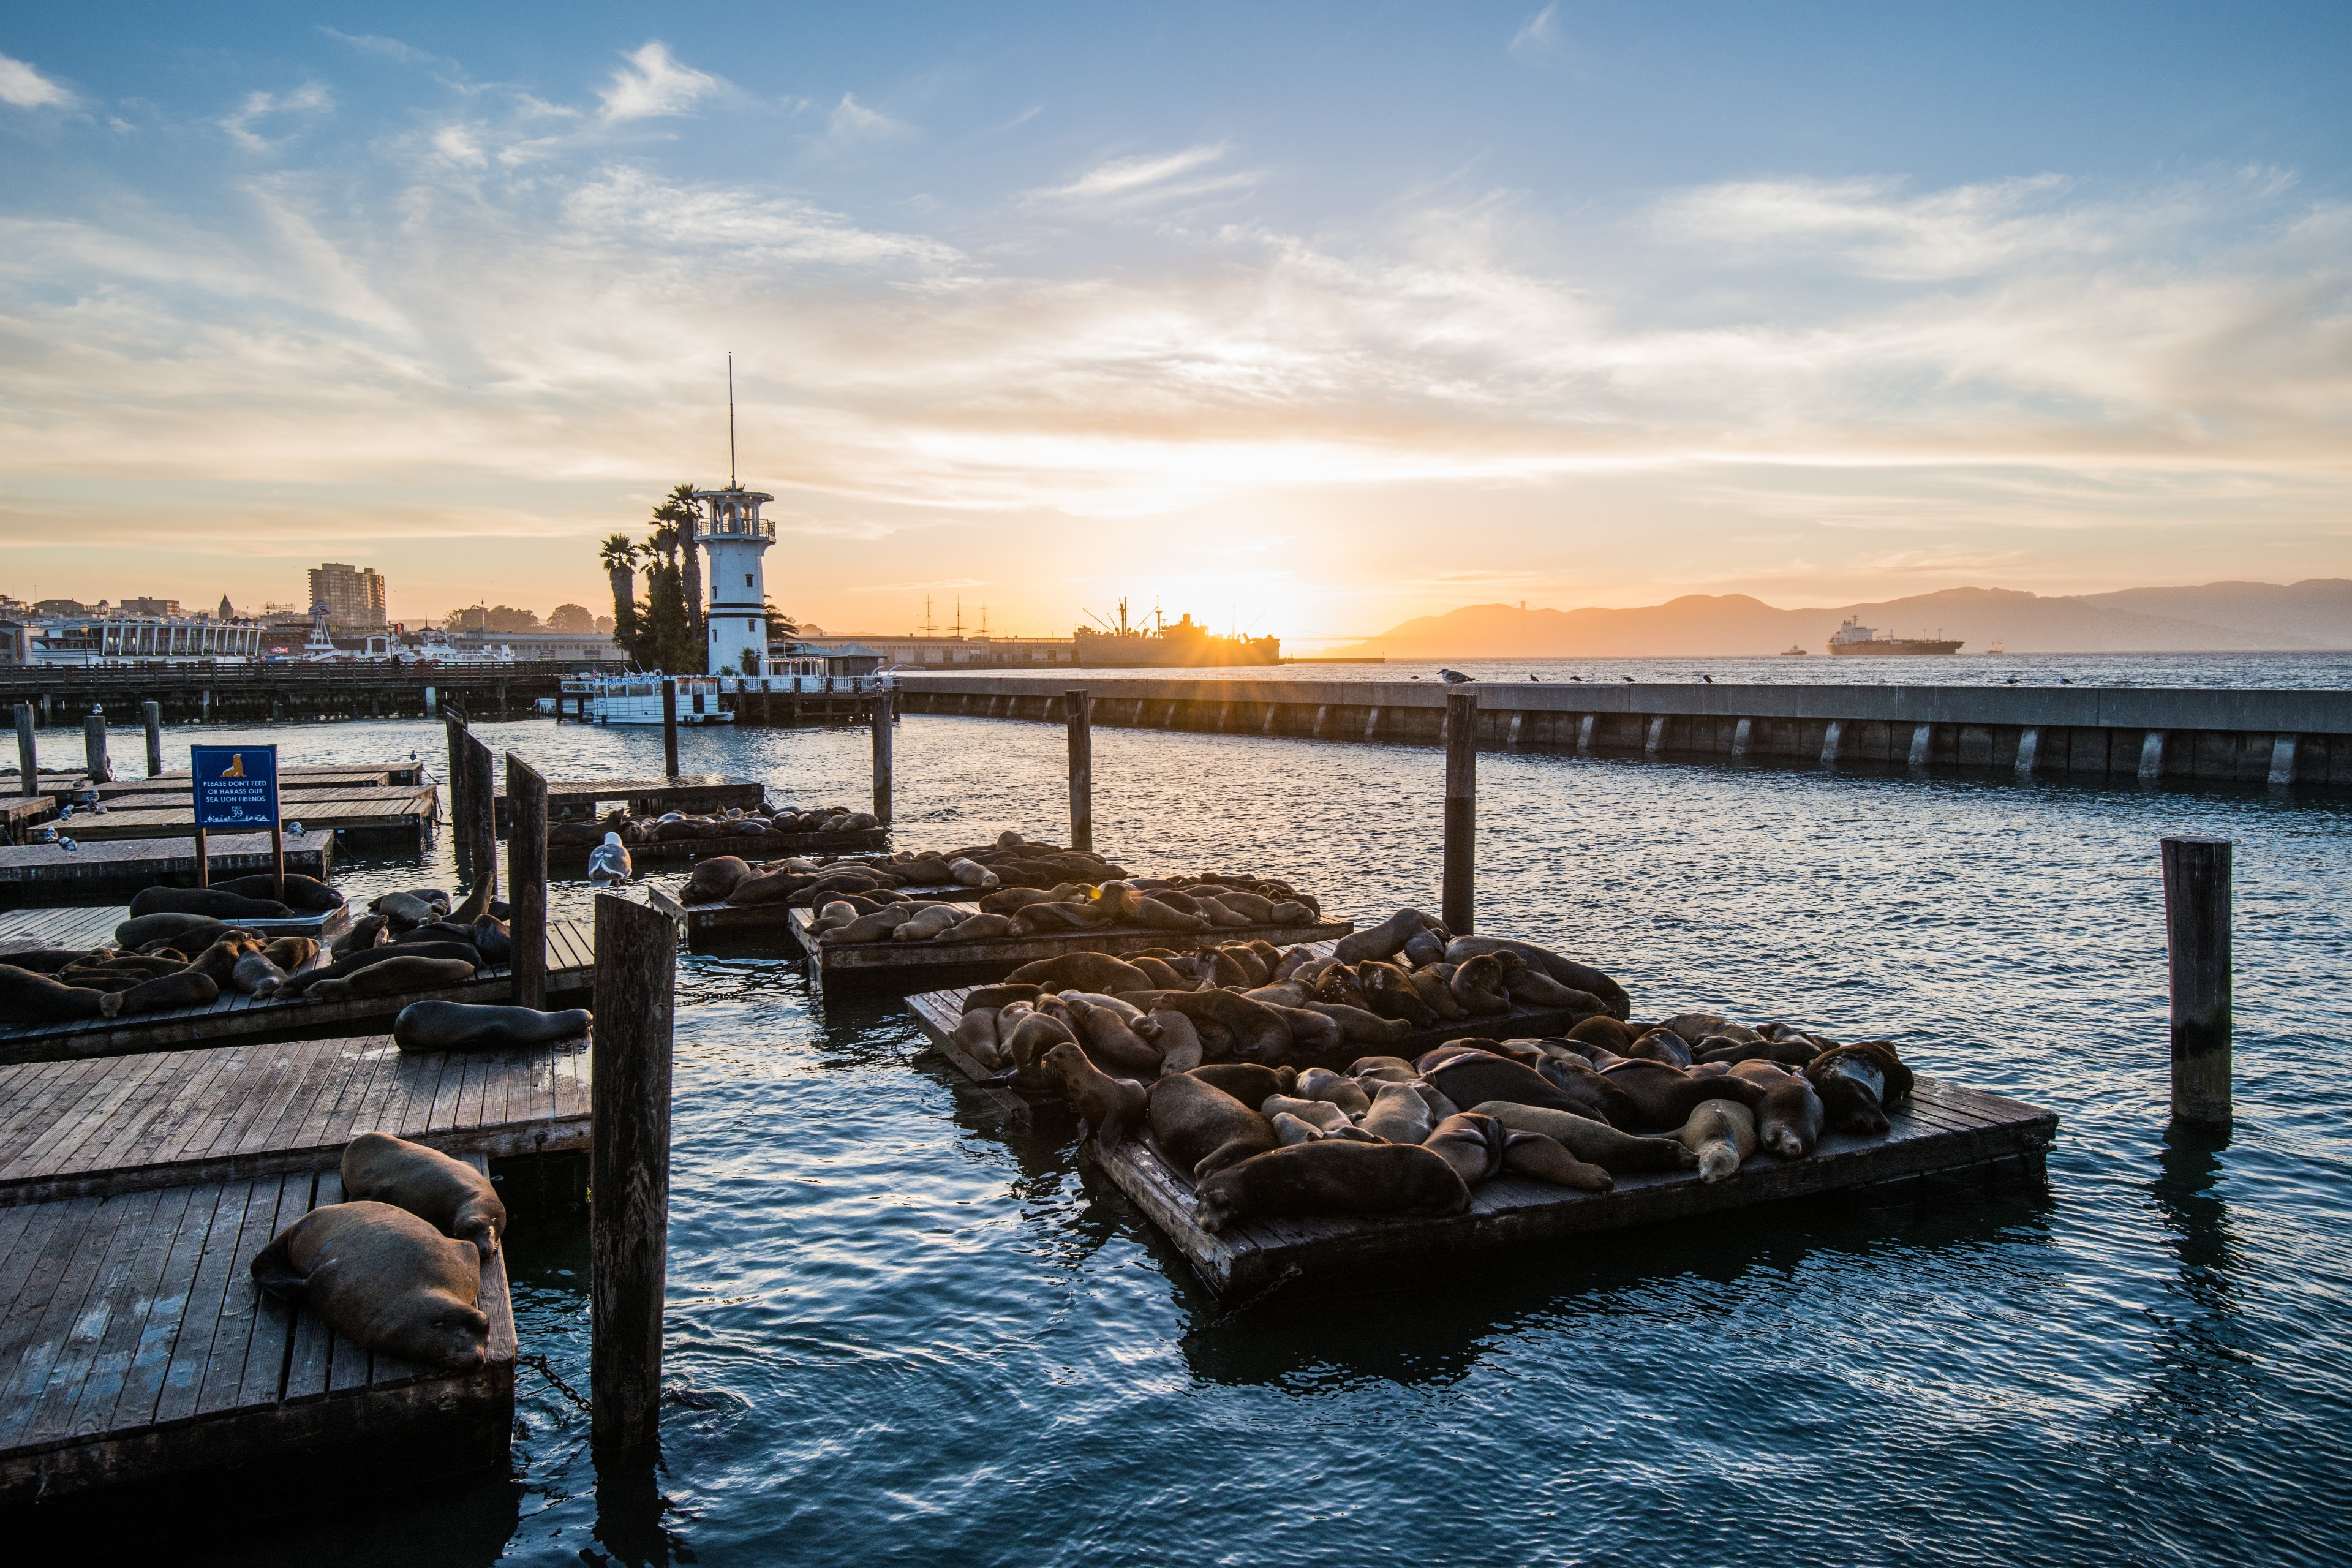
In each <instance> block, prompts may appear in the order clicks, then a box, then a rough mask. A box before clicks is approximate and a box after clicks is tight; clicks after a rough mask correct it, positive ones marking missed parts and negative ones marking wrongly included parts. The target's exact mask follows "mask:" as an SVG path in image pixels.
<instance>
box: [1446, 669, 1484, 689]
mask: <svg viewBox="0 0 2352 1568" xmlns="http://www.w3.org/2000/svg"><path fill="white" fill-rule="evenodd" d="M1437 679H1440V680H1443V681H1444V682H1445V684H1446V685H1448V686H1459V685H1461V684H1462V683H1463V682H1464V681H1465V680H1475V679H1478V678H1477V677H1476V676H1475V675H1465V674H1463V673H1462V672H1461V671H1460V670H1458V669H1441V670H1439V671H1438V672H1437Z"/></svg>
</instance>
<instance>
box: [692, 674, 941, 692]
mask: <svg viewBox="0 0 2352 1568" xmlns="http://www.w3.org/2000/svg"><path fill="white" fill-rule="evenodd" d="M897 689H898V679H897V678H896V677H894V676H888V675H734V676H727V675H722V676H720V677H719V690H721V691H724V692H728V693H730V694H732V695H736V696H741V695H744V694H745V693H749V692H760V691H765V692H768V693H771V694H772V695H774V696H777V697H842V696H849V697H855V696H856V695H858V694H859V693H861V692H875V691H895V690H897Z"/></svg>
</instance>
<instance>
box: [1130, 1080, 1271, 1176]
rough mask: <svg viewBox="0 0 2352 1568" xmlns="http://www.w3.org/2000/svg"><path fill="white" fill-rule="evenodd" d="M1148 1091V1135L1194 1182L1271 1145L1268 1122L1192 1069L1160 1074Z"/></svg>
mask: <svg viewBox="0 0 2352 1568" xmlns="http://www.w3.org/2000/svg"><path fill="white" fill-rule="evenodd" d="M1150 1095H1151V1099H1150V1118H1151V1133H1152V1136H1153V1137H1155V1138H1157V1139H1159V1140H1160V1147H1161V1148H1162V1149H1164V1150H1166V1151H1167V1152H1168V1154H1169V1157H1170V1158H1171V1160H1173V1161H1174V1162H1175V1163H1176V1168H1177V1169H1178V1170H1180V1171H1185V1172H1188V1173H1190V1174H1191V1175H1192V1179H1193V1180H1194V1181H1195V1182H1199V1181H1201V1180H1202V1179H1204V1178H1206V1177H1208V1176H1210V1175H1213V1174H1214V1173H1216V1172H1218V1171H1222V1170H1223V1169H1224V1168H1225V1167H1226V1166H1228V1165H1232V1164H1235V1163H1239V1162H1241V1161H1243V1160H1246V1159H1248V1158H1249V1157H1250V1156H1251V1155H1253V1154H1262V1153H1264V1152H1266V1151H1267V1150H1269V1149H1272V1148H1273V1147H1274V1146H1275V1139H1274V1125H1273V1123H1271V1122H1269V1121H1267V1120H1266V1119H1265V1117H1263V1116H1261V1115H1259V1114H1258V1113H1257V1112H1256V1111H1255V1110H1251V1109H1250V1108H1249V1107H1248V1106H1246V1105H1244V1104H1243V1103H1242V1102H1241V1101H1240V1100H1235V1099H1234V1097H1233V1096H1232V1095H1230V1094H1227V1093H1226V1092H1225V1091H1224V1090H1223V1089H1218V1088H1216V1087H1215V1086H1213V1085H1212V1084H1210V1083H1209V1082H1207V1081H1206V1080H1204V1079H1202V1078H1201V1077H1200V1075H1199V1074H1197V1073H1177V1074H1174V1075H1172V1076H1171V1077H1168V1078H1163V1079H1160V1081H1158V1082H1157V1083H1155V1084H1153V1085H1152V1086H1151V1089H1150Z"/></svg>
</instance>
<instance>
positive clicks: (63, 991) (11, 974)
mask: <svg viewBox="0 0 2352 1568" xmlns="http://www.w3.org/2000/svg"><path fill="white" fill-rule="evenodd" d="M121 1010H122V1003H121V997H120V996H119V995H117V994H113V993H111V992H106V993H101V992H99V991H96V990H93V989H90V988H89V987H87V986H81V985H68V984H63V983H62V982H60V981H57V980H52V979H50V978H49V977H48V976H47V975H46V974H36V973H33V972H32V971H31V970H29V969H19V968H17V967H16V965H15V964H13V963H0V1022H5V1023H6V1024H7V1025H9V1026H11V1027H13V1028H25V1027H27V1026H31V1025H35V1024H71V1023H77V1022H79V1021H80V1020H82V1019H84V1018H111V1017H113V1016H115V1015H116V1014H118V1013H120V1012H121Z"/></svg>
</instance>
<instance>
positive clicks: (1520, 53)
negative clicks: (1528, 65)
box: [1510, 4, 1559, 60]
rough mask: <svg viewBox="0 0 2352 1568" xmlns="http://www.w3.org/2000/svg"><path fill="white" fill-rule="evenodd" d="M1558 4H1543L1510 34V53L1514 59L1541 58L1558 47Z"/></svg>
mask: <svg viewBox="0 0 2352 1568" xmlns="http://www.w3.org/2000/svg"><path fill="white" fill-rule="evenodd" d="M1510 48H1511V55H1512V58H1515V59H1519V60H1537V59H1542V58H1546V57H1547V56H1549V55H1551V54H1552V53H1554V52H1555V51H1557V50H1558V49H1559V5H1557V4H1554V5H1547V6H1545V7H1544V8H1543V9H1542V10H1540V11H1538V12H1537V13H1536V14H1535V15H1534V16H1530V17H1528V19H1527V21H1526V22H1525V23H1524V24H1522V25H1521V26H1520V27H1519V30H1518V31H1517V32H1516V33H1514V34H1512V35H1511V45H1510Z"/></svg>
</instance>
